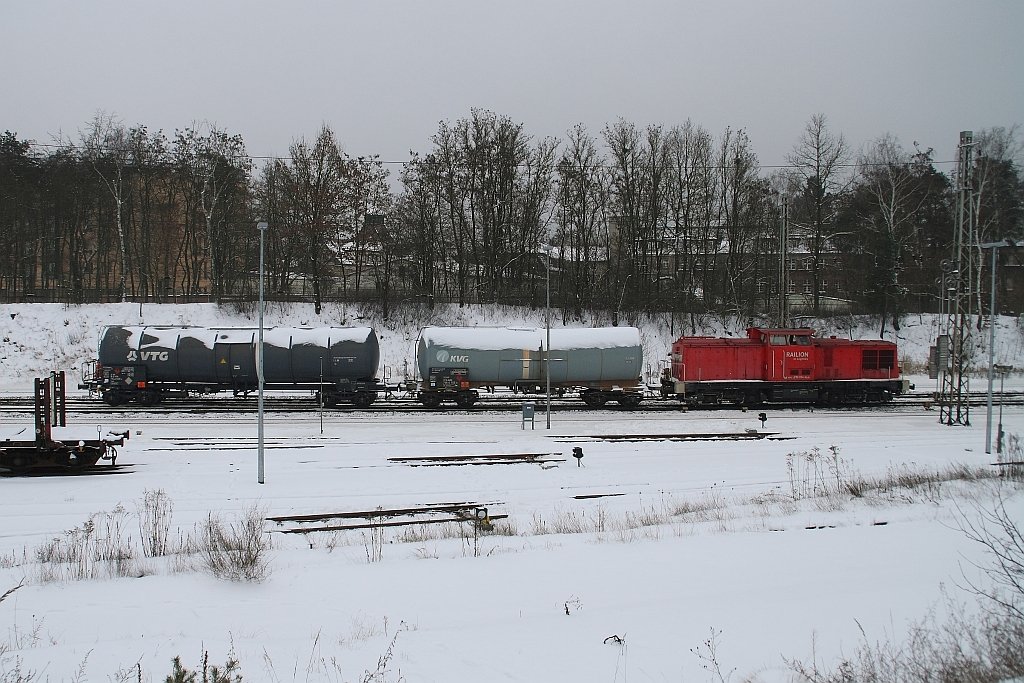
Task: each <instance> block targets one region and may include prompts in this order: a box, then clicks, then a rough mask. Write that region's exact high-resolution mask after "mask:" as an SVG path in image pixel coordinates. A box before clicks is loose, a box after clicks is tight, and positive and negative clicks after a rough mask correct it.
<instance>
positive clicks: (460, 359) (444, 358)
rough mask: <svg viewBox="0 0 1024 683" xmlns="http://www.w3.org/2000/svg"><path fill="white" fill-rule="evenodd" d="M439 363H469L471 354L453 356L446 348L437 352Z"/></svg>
mask: <svg viewBox="0 0 1024 683" xmlns="http://www.w3.org/2000/svg"><path fill="white" fill-rule="evenodd" d="M437 362H438V363H468V362H469V356H453V355H451V354H450V353H448V352H447V351H445V350H444V349H441V350H440V351H438V352H437Z"/></svg>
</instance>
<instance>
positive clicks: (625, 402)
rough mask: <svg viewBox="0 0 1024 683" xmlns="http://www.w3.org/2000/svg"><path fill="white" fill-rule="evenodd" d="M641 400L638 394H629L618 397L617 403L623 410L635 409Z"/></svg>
mask: <svg viewBox="0 0 1024 683" xmlns="http://www.w3.org/2000/svg"><path fill="white" fill-rule="evenodd" d="M642 398H643V396H641V395H640V394H636V393H629V394H623V395H622V396H619V398H618V401H619V405H621V406H622V407H623V408H636V407H637V406H638V405H640V400H641V399H642Z"/></svg>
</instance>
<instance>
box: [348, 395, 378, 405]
mask: <svg viewBox="0 0 1024 683" xmlns="http://www.w3.org/2000/svg"><path fill="white" fill-rule="evenodd" d="M376 398H377V397H376V395H374V394H372V393H370V392H369V391H360V392H359V393H357V394H356V395H355V396H354V397H353V398H352V405H354V406H355V407H357V408H369V407H370V405H371V404H372V403H373V401H374V399H376Z"/></svg>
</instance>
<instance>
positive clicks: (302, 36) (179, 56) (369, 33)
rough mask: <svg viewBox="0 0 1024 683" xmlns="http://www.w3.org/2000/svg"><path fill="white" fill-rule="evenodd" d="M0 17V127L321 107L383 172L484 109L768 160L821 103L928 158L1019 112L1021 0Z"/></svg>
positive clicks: (304, 114)
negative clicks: (691, 130) (664, 137)
mask: <svg viewBox="0 0 1024 683" xmlns="http://www.w3.org/2000/svg"><path fill="white" fill-rule="evenodd" d="M3 16H4V21H3V23H2V26H0V59H2V60H3V63H5V64H7V65H8V66H7V68H6V69H5V75H4V80H5V86H6V87H5V94H4V98H3V99H4V103H3V105H2V106H0V130H2V129H9V130H11V131H13V132H16V133H17V134H18V135H19V137H21V138H29V139H33V140H36V141H38V142H50V141H52V139H53V137H54V136H56V135H59V134H61V133H63V134H64V135H67V136H69V137H71V138H72V139H75V138H77V137H78V132H79V130H81V129H82V128H83V127H84V126H85V124H86V123H87V122H88V121H89V120H91V119H92V118H93V116H94V115H95V114H96V113H97V112H98V111H104V112H109V113H113V114H115V115H116V116H118V117H120V118H121V120H122V121H123V122H124V123H126V124H128V125H135V124H145V125H147V126H148V127H149V128H150V129H153V130H155V129H163V130H164V131H165V132H167V133H171V132H173V130H174V129H176V128H177V129H180V128H185V127H187V126H189V125H191V124H193V123H198V122H204V121H205V122H210V123H214V124H216V125H218V126H220V127H221V128H223V129H226V130H227V131H229V132H231V133H240V134H241V135H242V136H243V138H244V139H245V141H246V144H247V148H248V151H249V153H250V154H251V155H254V156H257V157H260V156H275V155H286V154H287V151H288V146H289V144H290V143H292V142H293V141H294V140H296V139H299V138H303V137H305V138H307V139H312V138H314V137H315V136H316V134H317V132H318V130H319V128H320V126H321V125H322V124H325V123H326V124H328V125H330V126H331V127H332V128H333V130H334V131H335V133H336V134H337V136H338V138H339V139H340V140H341V142H342V144H343V146H344V148H345V149H346V151H348V152H349V153H351V154H354V155H364V154H377V155H379V156H380V158H381V159H382V160H384V161H386V162H396V164H389V168H391V169H392V170H393V171H396V172H397V169H398V163H400V162H402V161H405V160H407V159H408V158H409V152H410V150H416V151H419V152H424V151H428V150H429V148H430V136H431V135H432V134H434V133H435V132H436V131H437V129H438V124H439V122H440V121H455V120H457V119H459V118H461V117H466V116H468V115H469V114H470V111H471V109H472V108H483V109H488V110H491V111H493V112H495V113H497V114H501V115H507V116H509V117H510V118H511V119H512V120H514V121H517V122H520V123H522V124H524V127H525V129H526V131H527V132H528V133H529V134H531V135H533V136H534V137H536V138H540V137H548V136H550V137H556V138H561V139H564V137H565V134H566V132H567V131H568V130H570V129H571V128H572V127H573V126H575V125H576V124H577V123H582V124H584V125H585V126H586V128H587V129H588V130H589V131H590V132H591V133H592V134H594V135H599V133H600V131H601V130H602V129H603V127H604V126H605V125H606V124H608V123H613V122H615V121H616V120H617V119H618V118H620V117H621V118H624V119H626V120H627V121H632V122H634V123H636V124H638V125H640V126H646V125H649V124H660V125H665V126H672V125H676V124H682V123H684V122H685V121H686V120H687V119H692V120H693V121H694V122H695V123H698V124H700V125H703V126H704V127H706V128H707V129H708V130H710V131H711V132H712V133H713V134H715V135H716V136H717V135H720V134H721V133H722V132H723V131H724V130H725V129H726V128H727V127H731V128H733V129H737V128H743V129H745V130H746V131H747V132H748V134H749V136H750V138H751V141H752V144H753V147H754V149H755V151H756V152H757V154H758V156H759V160H760V162H761V163H762V164H763V165H765V166H774V165H779V164H784V163H785V157H786V154H787V153H788V152H790V151H791V150H792V148H793V146H794V144H795V143H796V142H797V140H798V139H799V137H800V134H801V132H802V130H803V128H804V126H805V125H806V123H807V121H808V120H809V119H810V117H811V116H813V115H814V114H817V113H823V114H825V116H826V117H827V121H828V125H829V127H830V128H831V129H832V130H834V131H835V132H838V133H842V134H843V135H844V136H845V137H846V138H847V141H848V142H849V143H850V145H851V147H852V148H853V149H854V150H857V149H859V148H861V147H862V146H863V145H865V144H866V143H868V142H869V141H871V140H873V139H875V138H877V137H878V136H880V135H882V134H885V133H891V134H893V135H895V136H897V137H898V138H899V140H900V141H901V142H902V143H903V144H904V146H905V147H907V148H908V149H910V148H912V146H913V144H914V143H915V142H917V143H919V144H920V145H921V146H922V147H924V148H928V147H932V148H934V149H935V160H936V161H948V160H953V159H955V158H956V145H957V141H958V137H959V131H961V130H981V129H985V128H990V127H993V126H1006V127H1009V126H1012V125H1014V124H1017V123H1021V122H1024V81H1022V80H1021V79H1020V77H1019V68H1020V65H1021V64H1024V41H1021V40H1020V35H1021V34H1022V31H1024V3H1021V2H1018V1H1017V0H978V1H977V2H970V3H968V2H954V1H951V0H901V1H900V2H892V1H891V0H846V1H844V2H836V1H831V0H777V1H771V2H767V1H764V0H728V1H725V2H710V1H704V2H695V1H693V0H683V1H680V0H676V1H672V0H638V1H637V2H630V3H623V2H610V1H608V0H586V1H584V0H555V1H548V0H521V1H519V2H514V3H507V2H506V3H499V2H492V1H469V0H465V1H463V0H433V1H431V2H422V1H416V0H389V1H382V2H364V3H357V2H327V1H309V2H299V3H283V2H274V1H268V0H249V1H242V0H236V1H234V2H228V1H224V0H214V1H210V2H207V1H205V0H182V1H180V2H176V3H174V4H173V6H172V5H168V4H167V3H157V2H148V1H147V2H128V1H127V0H97V1H95V2H88V3H74V2H61V1H57V0H34V1H32V2H28V1H17V2H13V3H7V4H6V6H5V8H4V13H3ZM943 170H946V169H943Z"/></svg>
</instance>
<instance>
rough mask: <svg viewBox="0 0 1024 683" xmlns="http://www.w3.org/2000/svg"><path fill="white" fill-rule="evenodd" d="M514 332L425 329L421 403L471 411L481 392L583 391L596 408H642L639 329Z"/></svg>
mask: <svg viewBox="0 0 1024 683" xmlns="http://www.w3.org/2000/svg"><path fill="white" fill-rule="evenodd" d="M546 341H547V331H546V330H544V329H538V328H510V327H426V328H424V329H423V330H422V331H421V332H420V336H419V340H418V341H417V349H416V358H417V368H418V370H419V389H418V392H417V397H418V399H419V401H420V402H421V403H422V404H423V405H425V406H427V407H428V408H436V407H437V406H439V405H441V403H442V402H444V401H454V402H455V404H456V405H458V406H461V407H464V408H468V407H470V406H472V405H473V404H474V403H475V402H476V400H477V399H478V398H479V391H478V390H479V389H486V390H488V391H493V390H495V389H496V388H498V387H502V388H508V389H510V390H512V391H513V392H517V393H518V392H522V393H545V392H546V391H547V386H548V379H549V375H548V373H547V369H546V368H547V366H550V385H551V391H552V393H555V394H557V395H559V396H561V395H564V394H565V393H566V392H569V391H579V392H580V396H581V398H582V399H583V400H584V401H585V402H586V403H587V404H588V405H590V406H595V407H596V406H602V405H604V404H605V403H607V402H608V401H609V400H616V401H618V402H619V403H621V404H622V405H625V406H630V407H632V406H636V405H638V404H639V403H640V400H641V398H642V397H643V384H642V383H641V381H640V373H641V368H642V365H643V349H642V347H641V345H640V331H639V330H638V329H637V328H635V327H599V328H580V329H566V328H558V329H552V330H551V353H550V360H548V359H547V358H545V345H546Z"/></svg>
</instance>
